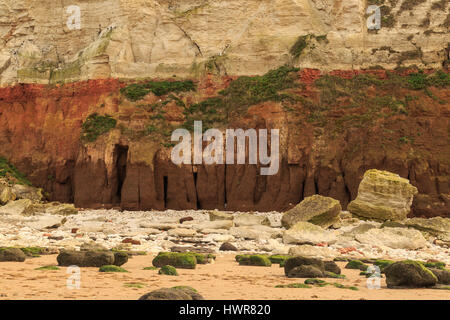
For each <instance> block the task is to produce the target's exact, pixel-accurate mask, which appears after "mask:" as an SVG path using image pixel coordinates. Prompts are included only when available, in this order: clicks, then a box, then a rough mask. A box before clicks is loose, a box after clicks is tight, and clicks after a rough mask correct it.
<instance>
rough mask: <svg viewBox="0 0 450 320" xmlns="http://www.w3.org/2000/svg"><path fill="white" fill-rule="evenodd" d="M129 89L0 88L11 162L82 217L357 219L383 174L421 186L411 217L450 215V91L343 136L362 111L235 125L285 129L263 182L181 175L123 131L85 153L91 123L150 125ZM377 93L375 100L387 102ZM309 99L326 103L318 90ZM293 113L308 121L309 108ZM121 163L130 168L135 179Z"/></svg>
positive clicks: (221, 172)
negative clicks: (168, 214) (360, 199)
mask: <svg viewBox="0 0 450 320" xmlns="http://www.w3.org/2000/svg"><path fill="white" fill-rule="evenodd" d="M302 74H304V72H303V73H302V72H300V73H299V78H301V75H302ZM311 74H316V73H315V72H312V73H311ZM229 79H230V78H229V77H211V76H208V77H205V78H201V79H199V80H198V81H197V88H198V90H197V92H195V93H192V94H186V96H185V98H186V100H187V101H190V102H191V103H195V102H199V101H203V100H204V99H205V97H210V96H213V95H214V92H217V91H219V90H220V89H222V88H224V87H225V86H226V84H227V83H229ZM122 86H123V84H121V82H120V81H118V80H114V79H107V80H90V81H85V82H78V83H72V84H66V85H63V86H58V85H57V86H44V85H30V84H27V85H16V86H12V87H7V88H2V89H0V146H1V149H0V153H1V155H2V156H4V157H6V158H7V159H8V160H9V161H10V162H11V163H13V164H14V165H16V166H17V167H18V168H19V169H20V170H21V171H23V172H24V173H26V174H27V176H28V177H29V179H30V180H31V181H32V182H33V184H35V185H36V186H39V187H42V188H44V190H46V191H47V192H48V193H49V194H48V197H49V198H50V200H53V201H61V202H74V203H75V205H76V206H77V207H90V208H96V207H115V206H121V207H122V208H124V209H131V210H148V209H158V210H161V209H200V208H202V209H213V208H217V209H224V208H225V205H226V208H227V209H228V210H240V211H250V210H259V211H271V210H277V211H283V210H286V209H289V208H291V207H293V206H294V205H295V204H297V203H299V202H300V201H301V200H302V199H303V198H305V197H308V196H311V195H313V194H320V195H323V196H329V197H333V198H335V199H338V200H339V201H340V202H341V205H342V206H343V208H344V209H345V208H346V206H347V204H348V203H349V202H350V201H351V200H353V199H355V198H356V196H357V192H358V186H359V183H360V182H361V179H362V177H363V174H364V172H365V171H366V170H367V169H371V168H376V169H380V170H387V171H391V172H394V173H397V174H399V175H400V176H401V177H404V178H408V179H409V180H410V182H411V184H412V185H414V186H415V187H417V188H418V191H419V194H418V195H417V196H416V197H415V198H414V202H413V207H412V213H411V216H426V217H431V216H446V217H449V214H450V201H449V194H450V183H449V181H450V179H449V174H450V163H449V161H450V160H449V159H450V145H449V143H450V142H449V140H448V127H449V117H450V109H449V104H448V103H439V100H441V101H448V100H449V99H450V92H449V90H448V89H447V88H431V89H430V90H431V92H432V94H433V95H434V96H435V97H437V99H432V98H430V97H429V96H428V95H426V94H424V93H423V92H422V91H413V90H407V89H402V90H403V91H402V92H401V93H400V94H402V95H403V96H408V95H410V96H413V97H414V99H413V100H412V101H410V104H411V110H412V111H411V112H409V113H408V114H398V115H394V116H391V117H389V118H377V119H374V120H373V122H371V123H370V124H369V125H366V126H360V127H357V126H352V127H349V128H343V130H342V131H341V132H338V133H333V134H332V132H333V130H332V129H333V128H334V127H333V125H334V123H335V119H337V118H339V117H343V116H345V115H350V112H351V111H350V110H348V109H345V108H340V109H339V108H338V109H336V110H334V109H333V110H332V112H330V113H329V116H328V119H327V120H328V121H329V122H328V123H329V124H327V125H326V126H325V127H321V126H318V125H315V124H313V123H309V122H308V121H304V122H302V123H300V124H295V123H292V122H291V120H292V119H291V115H290V114H289V112H288V111H287V110H286V109H285V108H283V107H282V105H281V104H280V103H278V102H265V103H261V104H257V105H254V106H251V107H250V108H249V109H248V110H247V112H246V113H245V114H242V116H241V118H239V119H237V120H235V121H234V122H233V123H230V124H229V127H237V128H251V127H254V128H269V129H270V128H280V129H281V134H280V136H281V141H280V157H281V160H280V161H281V162H280V169H279V172H278V173H277V174H276V175H273V176H260V175H259V168H258V167H257V166H256V165H209V166H207V165H197V166H189V165H183V166H176V165H174V164H173V163H172V162H171V161H170V152H169V151H168V150H167V149H166V148H164V147H163V146H162V144H161V143H160V142H159V141H154V140H152V139H151V137H144V138H142V139H138V140H133V139H130V138H129V137H128V136H126V135H124V134H122V133H121V131H120V129H119V128H116V129H114V130H112V131H111V132H110V133H109V134H106V135H103V136H101V137H100V138H99V139H98V140H97V141H96V142H95V143H91V144H88V145H83V144H82V143H81V142H80V133H81V125H82V123H83V121H84V120H85V119H86V117H87V116H88V115H89V114H92V113H94V112H98V113H99V114H105V113H107V114H110V115H112V116H113V117H115V118H116V119H118V124H119V125H120V124H122V125H124V126H126V127H128V128H133V129H140V128H143V127H144V126H145V117H146V115H145V114H144V115H142V114H141V113H140V112H141V109H139V108H138V107H137V104H132V103H130V102H128V101H126V100H125V99H124V97H123V96H121V95H120V93H119V89H120V87H122ZM299 90H300V89H299ZM371 90H372V89H371ZM377 90H378V89H373V92H370V93H369V94H370V95H373V96H376V95H381V94H382V93H383V92H378V91H377ZM298 93H300V94H302V95H304V96H308V97H309V98H311V99H316V100H317V99H318V97H317V91H316V90H315V87H314V85H313V84H309V85H308V86H307V87H306V88H305V89H304V90H303V91H298ZM158 99H159V97H156V96H153V95H149V96H148V97H146V98H145V100H143V101H144V102H145V103H149V104H150V103H154V102H155V101H158ZM424 106H426V107H424ZM167 108H168V109H167V110H174V111H173V112H167V117H170V115H171V114H178V112H180V111H179V110H180V109H179V108H178V109H177V106H176V105H175V104H169V105H168V107H167ZM292 108H295V110H296V111H297V112H298V113H302V112H303V113H305V112H306V106H304V105H303V104H302V103H300V102H299V103H297V104H295V105H294V106H292ZM333 115H334V116H333ZM334 117H336V118H334ZM178 123H179V124H180V122H178ZM404 136H408V137H414V141H413V143H410V144H403V143H399V140H400V139H401V138H402V137H404ZM119 159H121V160H120V161H122V162H121V163H122V164H121V165H125V167H126V175H125V178H124V179H123V180H121V179H122V178H120V175H119V173H118V171H119V162H120V161H119Z"/></svg>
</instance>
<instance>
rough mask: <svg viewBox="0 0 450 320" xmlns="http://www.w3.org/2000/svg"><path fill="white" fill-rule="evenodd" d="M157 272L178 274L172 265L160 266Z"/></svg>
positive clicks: (169, 274) (168, 274) (167, 274)
mask: <svg viewBox="0 0 450 320" xmlns="http://www.w3.org/2000/svg"><path fill="white" fill-rule="evenodd" d="M158 274H164V275H166V276H178V271H177V269H176V268H174V267H172V266H169V265H167V266H162V267H161V269H159V271H158Z"/></svg>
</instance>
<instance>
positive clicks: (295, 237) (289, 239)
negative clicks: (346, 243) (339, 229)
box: [283, 221, 336, 244]
mask: <svg viewBox="0 0 450 320" xmlns="http://www.w3.org/2000/svg"><path fill="white" fill-rule="evenodd" d="M335 241H336V234H335V233H334V232H333V231H327V230H324V229H322V228H321V227H319V226H317V225H315V224H312V223H309V222H303V221H301V222H297V223H296V224H295V225H294V226H293V227H291V228H290V229H289V230H286V231H285V232H284V234H283V242H284V243H285V244H317V243H322V242H327V243H333V242H335Z"/></svg>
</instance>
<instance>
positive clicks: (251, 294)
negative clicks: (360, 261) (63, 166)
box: [0, 254, 450, 300]
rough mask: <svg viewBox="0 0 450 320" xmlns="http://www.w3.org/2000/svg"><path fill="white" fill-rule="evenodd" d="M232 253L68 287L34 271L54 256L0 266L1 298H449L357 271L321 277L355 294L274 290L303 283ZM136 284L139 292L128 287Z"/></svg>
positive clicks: (62, 275)
mask: <svg viewBox="0 0 450 320" xmlns="http://www.w3.org/2000/svg"><path fill="white" fill-rule="evenodd" d="M234 256H235V254H219V255H218V256H217V260H216V262H215V263H213V264H209V265H197V268H196V269H195V270H186V269H178V272H179V274H180V275H179V276H177V277H176V276H165V275H158V271H157V270H143V268H144V267H149V266H151V265H152V259H153V257H154V255H146V256H134V257H133V258H132V259H130V260H129V261H128V262H127V263H126V264H125V265H123V266H122V267H123V268H125V269H126V270H128V271H129V273H101V272H99V271H98V268H81V288H80V289H72V290H70V289H68V288H67V285H66V283H67V278H68V277H69V276H70V274H67V268H66V267H60V270H44V271H42V270H34V269H35V268H38V267H42V266H46V265H56V264H57V262H56V255H49V256H42V257H39V258H32V259H27V260H26V261H25V262H1V263H0V274H1V278H0V299H2V300H17V299H25V300H36V299H44V300H47V299H56V300H60V299H69V300H71V299H78V300H96V299H99V300H110V299H114V300H136V299H138V298H139V297H140V296H142V295H143V294H145V293H147V292H149V291H152V290H156V289H159V288H164V287H172V286H178V285H186V286H191V287H193V288H195V289H197V290H198V291H199V293H200V294H202V295H203V296H204V297H205V299H207V300H211V299H214V300H216V299H217V300H221V299H227V300H228V299H229V300H239V299H244V300H258V299H262V300H266V299H271V300H320V299H325V300H330V299H331V300H347V299H351V300H359V299H366V300H372V299H400V300H416V299H439V300H450V291H449V290H436V289H395V290H394V289H387V288H386V283H385V279H381V289H379V290H370V289H368V288H367V287H366V278H365V277H363V276H360V275H359V272H360V271H359V270H349V269H344V268H343V267H344V265H345V263H341V262H338V265H339V266H340V267H341V269H342V273H343V274H345V275H346V276H347V279H324V280H326V281H327V282H338V283H342V284H344V285H346V286H356V287H357V288H358V291H353V290H349V289H340V288H336V287H334V286H326V287H313V288H302V289H300V288H275V286H276V285H278V284H289V283H303V282H304V280H305V279H289V278H287V277H285V276H284V269H283V268H280V267H279V266H278V265H272V267H270V268H269V267H251V266H239V265H238V263H237V262H235V261H234ZM130 283H131V284H136V283H137V284H138V285H141V286H142V288H136V287H132V286H131V287H130V286H129V284H130Z"/></svg>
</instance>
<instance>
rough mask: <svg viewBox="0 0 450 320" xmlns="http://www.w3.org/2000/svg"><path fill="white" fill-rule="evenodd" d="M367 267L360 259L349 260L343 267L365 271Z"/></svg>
mask: <svg viewBox="0 0 450 320" xmlns="http://www.w3.org/2000/svg"><path fill="white" fill-rule="evenodd" d="M367 268H369V266H368V265H367V264H365V263H364V262H362V261H361V260H351V261H349V262H348V263H347V264H346V265H345V269H358V270H361V271H366V270H367Z"/></svg>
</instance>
